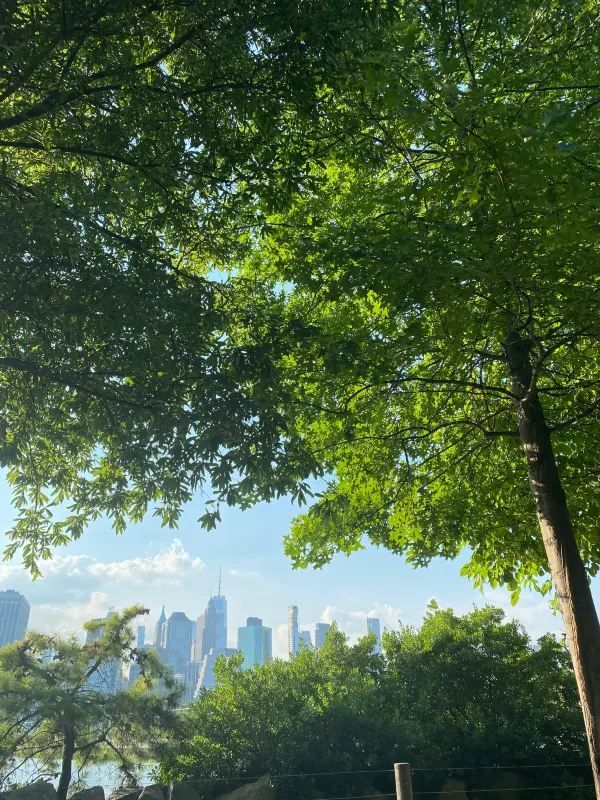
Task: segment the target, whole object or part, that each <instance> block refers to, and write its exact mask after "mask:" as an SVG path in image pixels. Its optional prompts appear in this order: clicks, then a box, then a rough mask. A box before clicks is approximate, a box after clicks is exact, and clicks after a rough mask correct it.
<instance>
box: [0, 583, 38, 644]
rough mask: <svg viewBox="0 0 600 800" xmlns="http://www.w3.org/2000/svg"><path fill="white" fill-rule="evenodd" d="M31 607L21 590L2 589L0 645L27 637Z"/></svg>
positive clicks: (0, 596)
mask: <svg viewBox="0 0 600 800" xmlns="http://www.w3.org/2000/svg"><path fill="white" fill-rule="evenodd" d="M30 608H31V606H30V605H29V603H28V602H27V600H26V599H25V598H24V597H23V595H22V594H21V593H20V592H16V591H15V590H14V589H5V590H3V591H0V647H4V645H6V644H10V643H11V642H18V641H20V640H21V639H23V638H24V637H25V633H26V631H27V623H28V622H29V611H30Z"/></svg>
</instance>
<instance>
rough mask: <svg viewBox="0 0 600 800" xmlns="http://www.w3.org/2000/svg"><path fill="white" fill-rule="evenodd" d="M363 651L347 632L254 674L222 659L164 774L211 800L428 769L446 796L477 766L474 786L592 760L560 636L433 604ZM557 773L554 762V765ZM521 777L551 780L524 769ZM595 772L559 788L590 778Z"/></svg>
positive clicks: (498, 616) (189, 713)
mask: <svg viewBox="0 0 600 800" xmlns="http://www.w3.org/2000/svg"><path fill="white" fill-rule="evenodd" d="M373 644H374V638H373V637H367V638H365V639H362V640H361V642H360V643H359V644H358V645H355V646H350V645H349V644H348V642H347V639H346V637H345V636H344V635H343V634H341V633H340V632H339V631H338V630H337V629H335V630H332V632H331V633H330V634H329V635H328V637H327V640H326V643H325V645H324V646H323V648H322V649H320V650H317V651H311V650H308V649H304V648H303V649H302V651H301V652H300V654H299V655H298V656H296V657H295V658H294V659H292V660H291V661H289V662H283V661H274V662H271V663H269V664H267V665H265V666H261V667H255V668H253V669H252V670H247V671H241V670H240V663H241V662H240V660H239V659H238V660H236V659H231V660H230V661H229V662H228V663H225V662H222V663H221V664H220V668H219V683H218V684H217V686H216V687H215V688H214V689H211V690H209V691H206V692H204V693H203V694H202V695H201V697H200V698H199V699H198V700H197V701H195V702H194V703H193V704H192V705H190V706H189V707H188V708H186V710H185V712H184V718H183V725H184V734H183V735H182V736H179V737H178V739H177V741H174V742H173V746H172V747H171V748H170V749H169V750H168V751H167V752H166V754H165V755H164V757H163V759H162V761H161V764H160V770H159V774H158V778H159V779H160V780H161V781H167V780H181V779H183V780H190V781H192V782H193V785H194V788H196V789H197V790H198V791H199V792H200V793H201V796H202V797H203V798H212V797H214V796H218V795H220V794H222V793H224V792H226V791H228V790H229V789H232V788H235V786H237V785H239V783H240V782H241V781H243V780H244V779H248V778H249V777H252V776H256V775H261V774H264V773H265V772H268V773H270V774H271V775H272V776H282V775H283V777H274V778H273V781H274V784H275V787H276V790H277V791H278V793H279V796H281V797H292V796H293V797H299V798H300V797H313V796H315V795H318V796H323V795H324V796H329V797H341V796H345V795H350V796H364V795H369V794H375V791H379V792H383V793H387V792H389V791H391V787H392V784H393V777H392V776H391V775H390V774H389V771H390V770H391V768H392V764H393V763H394V762H395V761H398V760H404V759H406V760H409V761H410V762H411V764H412V765H413V766H414V767H415V768H417V769H419V770H429V772H424V773H421V772H418V773H416V780H418V784H419V785H418V786H416V785H415V790H419V791H422V790H424V791H431V792H438V791H440V790H441V789H442V787H443V785H444V783H445V781H446V779H447V777H448V775H452V774H456V773H455V772H453V770H452V769H451V770H450V771H449V772H447V771H446V769H445V768H448V767H450V768H453V767H470V768H471V769H470V770H468V769H466V770H465V771H464V773H463V774H462V777H464V778H465V779H466V781H467V785H468V788H469V789H471V788H475V787H477V786H488V787H489V786H491V785H492V784H493V783H494V774H495V773H494V770H491V771H489V772H482V770H481V769H477V768H482V767H488V768H489V767H502V766H505V765H511V766H516V767H517V768H521V769H522V768H523V767H530V766H531V765H532V764H547V765H549V766H550V765H553V764H554V765H556V764H557V763H558V764H561V763H562V764H564V763H565V762H566V763H573V762H576V763H577V762H579V761H581V758H582V755H583V754H584V752H585V737H584V736H583V732H582V730H581V722H580V714H579V711H578V709H577V707H576V706H577V703H576V698H577V687H576V684H575V681H574V680H573V673H572V669H571V667H570V665H569V656H568V653H567V651H566V649H565V647H564V645H562V643H560V642H558V641H557V640H556V639H554V638H553V637H551V636H548V637H544V638H543V639H542V640H540V642H539V643H538V644H537V645H534V644H533V643H532V642H531V640H530V639H529V637H528V636H527V634H526V633H525V632H524V630H523V629H522V627H521V626H520V625H518V624H517V623H515V622H507V621H506V620H505V619H504V618H503V613H502V611H500V609H495V608H491V607H487V608H484V609H480V610H475V611H473V612H471V613H468V614H465V615H464V616H458V615H456V614H454V613H453V612H452V611H451V610H444V611H442V610H440V609H437V608H434V607H430V609H429V610H428V613H427V615H426V617H425V620H424V621H423V624H422V626H421V627H420V628H411V627H407V626H403V627H401V629H400V630H399V631H398V632H393V633H387V634H386V635H385V636H384V638H383V651H384V652H383V655H373V654H372V647H373ZM553 773H554V770H553ZM522 775H523V776H524V777H523V780H522V781H521V783H520V786H521V787H523V786H530V787H533V786H536V785H537V786H540V785H544V784H547V783H548V782H549V781H548V780H547V778H548V770H547V769H540V770H533V771H531V770H524V771H523V772H522ZM586 777H587V776H586V775H584V774H582V773H581V770H573V771H572V772H571V774H570V775H569V771H568V770H563V771H562V772H561V771H559V772H557V774H556V775H554V774H553V778H552V782H553V783H561V782H564V783H570V784H574V783H577V782H581V781H582V779H583V782H587V781H586V780H585V778H586Z"/></svg>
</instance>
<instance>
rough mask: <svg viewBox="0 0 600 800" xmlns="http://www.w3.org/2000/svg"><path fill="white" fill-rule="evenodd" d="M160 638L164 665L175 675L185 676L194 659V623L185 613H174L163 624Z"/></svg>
mask: <svg viewBox="0 0 600 800" xmlns="http://www.w3.org/2000/svg"><path fill="white" fill-rule="evenodd" d="M160 638H161V648H162V652H161V656H162V658H163V660H164V663H165V664H168V665H169V666H170V667H171V669H172V670H173V672H175V674H178V675H184V674H185V673H186V670H187V668H188V665H189V663H190V661H191V659H192V643H193V640H194V623H193V622H192V620H191V619H189V618H188V617H187V616H186V615H185V614H184V613H183V611H174V612H173V613H172V614H171V615H170V616H169V618H168V619H167V621H166V622H165V623H163V626H162V631H161V637H160Z"/></svg>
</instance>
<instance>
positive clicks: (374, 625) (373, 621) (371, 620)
mask: <svg viewBox="0 0 600 800" xmlns="http://www.w3.org/2000/svg"><path fill="white" fill-rule="evenodd" d="M367 633H374V634H375V647H374V648H373V652H374V653H381V626H380V624H379V620H378V619H377V617H367Z"/></svg>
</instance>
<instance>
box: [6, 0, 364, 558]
mask: <svg viewBox="0 0 600 800" xmlns="http://www.w3.org/2000/svg"><path fill="white" fill-rule="evenodd" d="M3 11H4V13H3V19H2V28H1V29H0V104H1V105H0V148H1V150H2V162H1V164H2V166H1V168H0V258H1V264H2V276H3V280H2V286H1V288H0V409H1V410H0V465H2V466H3V467H5V468H6V471H7V475H8V480H9V482H10V484H11V485H12V487H13V492H14V499H13V502H14V505H15V507H16V509H17V519H16V520H15V524H14V526H13V527H12V529H11V531H10V532H9V537H10V539H11V543H10V544H9V547H8V549H7V551H6V554H7V555H8V556H11V555H14V554H15V553H16V552H17V551H18V550H19V549H20V548H22V551H23V555H24V560H25V563H26V565H27V566H28V567H29V568H30V569H31V570H32V572H34V573H35V572H36V570H37V569H38V566H37V563H38V561H39V559H40V558H42V559H43V558H47V557H49V554H50V551H51V548H52V547H56V546H59V545H61V544H64V543H65V542H66V541H68V539H69V538H76V537H78V536H79V535H80V534H81V532H82V530H83V529H84V528H85V527H86V525H87V524H88V523H89V522H90V520H92V519H94V518H96V517H97V516H98V515H100V514H104V515H107V516H108V517H110V518H111V519H112V521H113V523H114V525H115V528H116V529H117V530H118V531H122V530H123V529H124V527H125V524H126V520H127V519H140V518H141V516H143V514H144V513H145V511H146V510H147V509H148V507H151V508H152V510H153V511H154V512H155V513H156V514H157V515H158V516H159V517H160V519H161V521H162V522H163V523H164V524H170V525H175V524H176V523H177V519H178V516H179V511H180V508H181V505H182V504H183V503H185V501H186V500H189V499H190V497H191V496H192V494H193V492H194V490H195V489H197V488H198V487H199V486H201V485H202V484H203V483H209V484H210V487H211V491H214V492H215V496H216V497H217V498H221V499H224V500H226V501H228V502H235V501H236V500H238V499H240V498H243V499H245V500H246V501H248V499H249V498H254V497H256V496H257V494H261V496H264V497H269V496H273V494H274V493H277V492H283V491H288V490H290V489H291V488H292V484H291V483H290V482H289V481H288V480H282V481H279V479H278V478H277V477H276V475H277V473H278V469H277V466H278V464H277V462H278V461H279V460H280V459H282V460H283V461H284V462H285V461H286V460H287V459H289V458H292V457H293V455H292V454H291V451H290V454H283V453H281V454H280V456H278V455H277V454H276V453H277V450H278V449H281V448H279V447H278V442H279V440H280V438H281V423H280V414H279V413H278V412H277V410H276V408H275V407H273V409H272V410H271V411H268V410H267V409H266V408H265V409H261V408H260V406H259V404H258V403H257V400H256V398H255V396H254V387H256V386H257V385H261V383H266V382H267V379H268V376H267V375H266V366H265V365H264V363H263V361H264V360H261V358H260V354H257V353H255V352H254V351H253V350H248V349H246V348H244V347H237V346H235V347H234V346H233V345H232V344H231V342H230V341H229V339H228V337H227V328H228V310H227V309H228V306H229V303H230V291H229V288H228V286H227V285H226V284H225V283H224V281H223V280H221V278H220V277H219V275H216V276H215V264H216V259H218V258H223V257H225V256H226V255H227V254H228V253H230V252H232V247H233V245H234V244H235V245H236V247H237V245H238V240H239V239H240V231H242V232H243V231H244V229H247V226H248V220H251V219H253V217H254V208H255V204H256V203H257V202H258V198H261V202H265V203H266V205H267V206H268V207H270V208H275V207H278V204H281V203H283V202H284V201H285V198H286V197H288V196H289V195H290V193H291V192H292V191H293V190H294V189H295V188H296V187H297V186H298V185H300V184H301V183H303V182H306V181H309V180H310V176H309V175H308V172H307V166H306V157H307V155H306V145H305V134H306V133H307V131H308V130H313V131H314V132H315V135H316V132H317V130H318V120H317V105H318V101H319V92H320V88H321V85H322V83H323V75H324V74H326V73H328V72H331V70H332V68H333V65H334V64H335V63H336V62H338V61H340V59H341V58H342V56H343V54H344V52H345V50H346V48H349V49H350V51H353V50H355V49H356V50H357V51H360V50H362V49H363V48H364V44H365V42H366V41H367V39H368V36H369V35H370V34H369V31H370V30H372V29H374V28H375V27H376V26H377V24H378V11H377V4H371V3H370V2H369V3H362V2H360V0H331V2H329V0H328V1H327V2H324V3H319V4H318V5H313V4H311V3H307V4H304V3H300V4H298V3H294V2H280V1H279V0H277V1H273V2H260V3H255V2H253V1H252V0H250V2H242V3H240V2H225V3H223V2H218V3H214V2H202V3H197V2H190V0H176V2H161V0H159V1H158V2H150V0H135V1H134V2H130V1H129V0H105V1H104V2H101V3H97V2H91V1H90V2H88V1H87V0H82V2H66V3H65V2H63V1H62V0H51V1H50V2H41V1H40V2H31V3H27V4H22V3H17V2H13V1H12V0H8V2H6V3H4V4H3ZM308 12H310V13H308ZM308 141H312V138H311V137H309V139H308ZM234 217H235V220H236V226H237V228H236V229H235V230H231V228H230V227H229V226H227V225H225V224H224V220H227V219H230V218H231V219H233V218H234ZM245 236H246V238H248V237H249V233H246V234H245ZM242 238H243V235H242ZM242 249H243V248H242ZM250 464H251V468H250ZM281 466H283V464H282V465H281ZM266 473H268V474H269V475H270V478H271V479H272V483H271V484H270V487H269V489H268V490H266V491H265V488H264V487H265V486H266V484H267V483H269V482H268V481H266V480H263V479H262V478H264V476H265V474H266ZM281 474H282V475H286V474H287V470H284V469H282V470H281ZM259 476H260V479H259ZM65 505H66V506H67V508H68V510H67V511H66V513H65ZM213 521H214V516H213V515H211V514H207V516H206V517H205V518H204V522H206V523H207V524H211V523H212V522H213Z"/></svg>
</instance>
